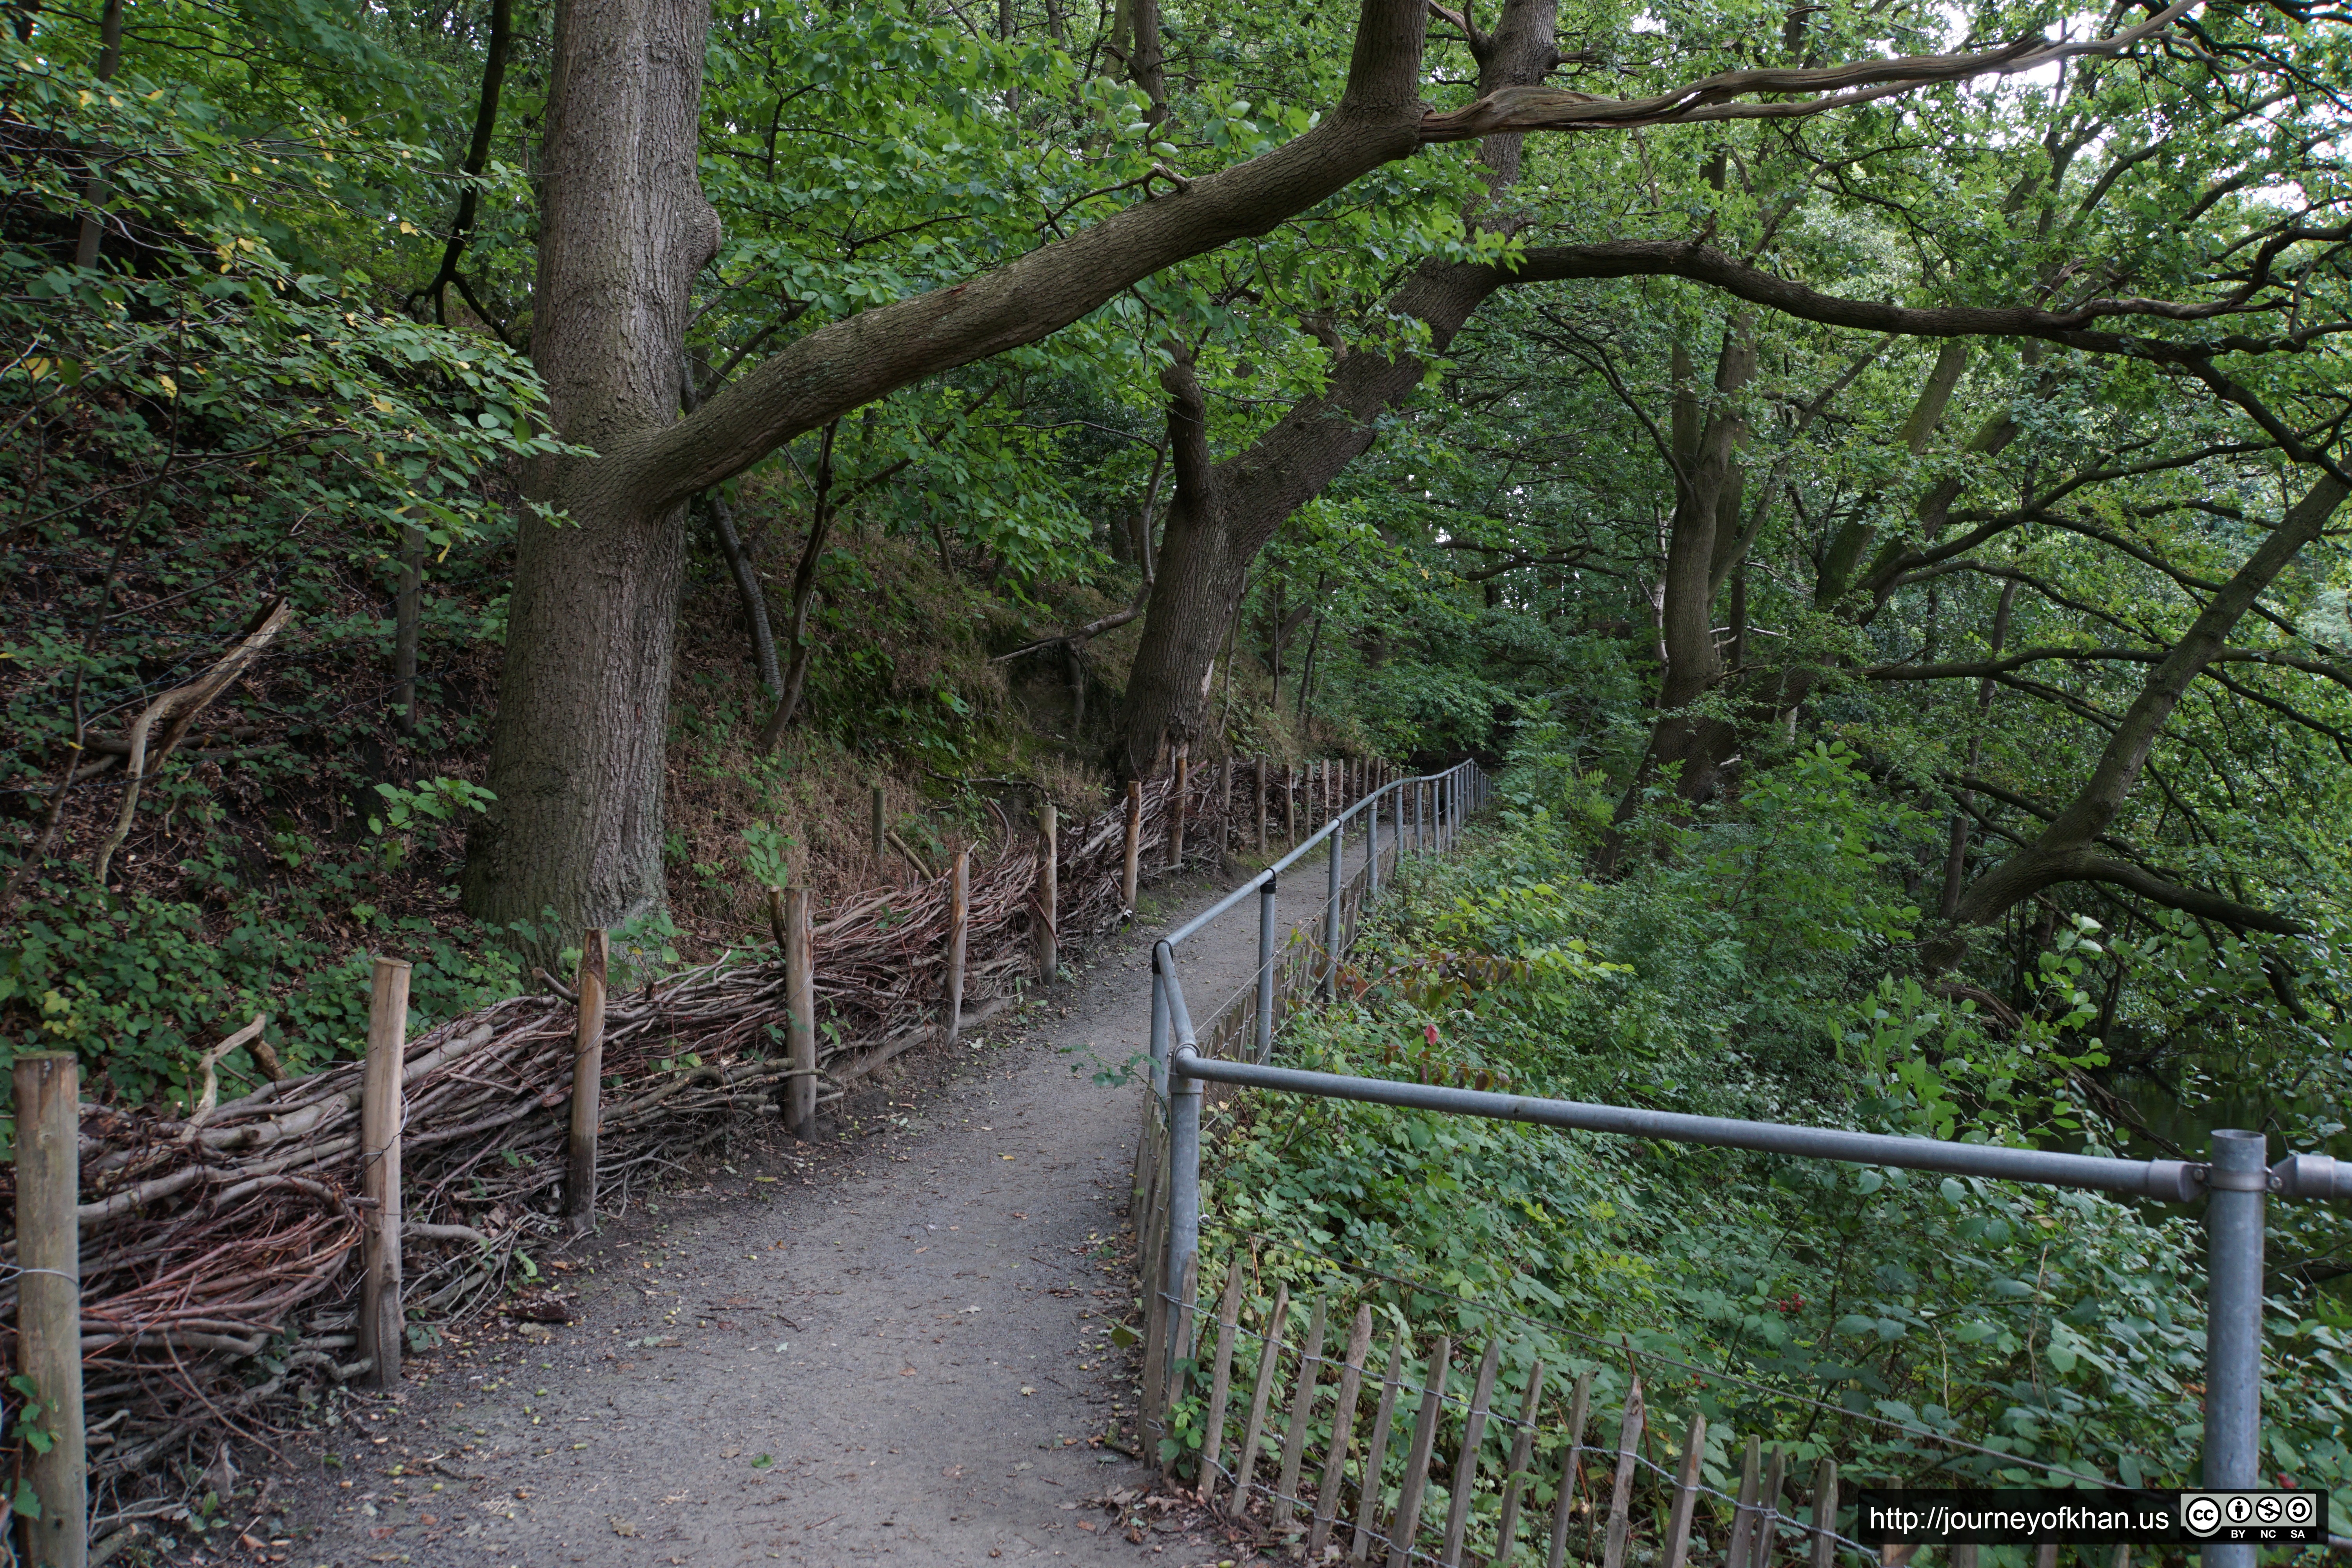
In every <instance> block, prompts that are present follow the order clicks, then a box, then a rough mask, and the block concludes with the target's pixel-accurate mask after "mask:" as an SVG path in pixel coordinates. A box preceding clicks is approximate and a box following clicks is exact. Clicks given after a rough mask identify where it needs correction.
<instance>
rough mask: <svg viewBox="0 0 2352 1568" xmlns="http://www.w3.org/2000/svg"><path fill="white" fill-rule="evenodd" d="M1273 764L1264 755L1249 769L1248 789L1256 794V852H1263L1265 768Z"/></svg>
mask: <svg viewBox="0 0 2352 1568" xmlns="http://www.w3.org/2000/svg"><path fill="white" fill-rule="evenodd" d="M1272 765H1273V764H1272V763H1270V762H1268V761H1267V759H1265V758H1264V757H1260V758H1259V759H1258V760H1257V763H1256V765H1255V767H1253V768H1252V769H1251V770H1250V791H1251V793H1252V794H1254V795H1256V796H1257V852H1258V853H1259V854H1261V855H1263V854H1265V793H1266V792H1265V785H1266V770H1267V769H1268V768H1269V767H1271V766H1272Z"/></svg>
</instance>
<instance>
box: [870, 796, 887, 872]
mask: <svg viewBox="0 0 2352 1568" xmlns="http://www.w3.org/2000/svg"><path fill="white" fill-rule="evenodd" d="M888 832H889V826H888V825H887V824H886V823H885V822H884V821H883V820H882V786H881V785H880V784H876V785H875V786H874V863H875V864H876V865H877V866H879V865H880V864H882V851H883V849H884V848H885V847H887V846H886V845H885V844H884V843H883V837H884V836H885V835H886V834H887V833H888Z"/></svg>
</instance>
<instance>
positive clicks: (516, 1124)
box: [0, 769, 1303, 1516]
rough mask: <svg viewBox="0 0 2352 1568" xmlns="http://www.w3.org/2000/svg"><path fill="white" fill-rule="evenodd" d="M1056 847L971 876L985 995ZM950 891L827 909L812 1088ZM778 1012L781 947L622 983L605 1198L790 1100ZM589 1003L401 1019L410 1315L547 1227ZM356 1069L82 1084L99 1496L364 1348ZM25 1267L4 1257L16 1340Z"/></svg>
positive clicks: (1115, 834)
mask: <svg viewBox="0 0 2352 1568" xmlns="http://www.w3.org/2000/svg"><path fill="white" fill-rule="evenodd" d="M1244 771H1245V770H1244ZM1302 782H1303V781H1302ZM1175 793H1176V792H1175V786H1174V784H1173V783H1172V781H1170V780H1165V779H1163V780H1160V781H1157V782H1155V783H1153V784H1150V785H1148V786H1147V787H1146V789H1145V790H1144V792H1143V827H1142V833H1141V836H1140V837H1141V842H1142V845H1143V863H1144V866H1145V868H1146V870H1147V873H1149V872H1150V871H1155V870H1164V869H1166V868H1167V865H1168V859H1169V855H1168V849H1169V838H1170V834H1169V829H1170V825H1171V820H1172V818H1173V816H1174V812H1173V803H1174V796H1175ZM1218 793H1219V790H1218V783H1217V780H1216V779H1215V777H1214V776H1213V774H1212V773H1211V771H1210V770H1207V769H1203V770H1202V771H1201V773H1200V774H1199V775H1197V776H1196V777H1195V778H1194V780H1193V782H1192V787H1191V789H1190V791H1189V798H1188V800H1187V803H1186V815H1187V816H1188V817H1189V818H1190V820H1191V822H1192V824H1193V826H1192V828H1191V829H1190V830H1189V831H1188V832H1187V834H1186V843H1185V848H1186V851H1187V853H1186V857H1185V858H1186V859H1187V861H1188V862H1192V863H1195V864H1198V863H1204V862H1205V863H1212V864H1213V863H1214V862H1215V861H1216V860H1217V858H1219V856H1220V853H1221V851H1222V850H1223V847H1225V845H1226V844H1227V842H1229V841H1228V839H1227V837H1226V834H1225V832H1224V831H1222V830H1221V824H1222V814H1221V812H1220V810H1219V807H1220V805H1221V802H1220V801H1219V799H1218ZM1234 794H1235V795H1236V796H1241V797H1243V798H1246V797H1245V796H1242V791H1240V790H1239V789H1236V790H1235V791H1234ZM1243 815H1244V814H1243V813H1241V812H1238V811H1237V812H1235V813H1234V823H1233V824H1232V825H1231V826H1233V827H1234V828H1235V829H1236V830H1238V829H1239V827H1240V821H1239V819H1240V817H1241V816H1243ZM1125 821H1126V803H1125V802H1124V801H1121V802H1119V803H1118V805H1116V806H1115V808H1114V809H1113V810H1111V811H1110V812H1108V813H1106V814H1105V815H1103V816H1099V817H1097V818H1095V819H1093V820H1092V821H1090V822H1087V823H1086V824H1084V825H1082V826H1081V825H1078V824H1072V825H1071V826H1069V827H1067V828H1066V829H1065V830H1064V831H1063V832H1062V833H1061V835H1060V836H1059V838H1060V845H1061V848H1060V854H1059V857H1058V858H1059V861H1060V864H1059V867H1058V870H1059V883H1058V886H1059V899H1058V914H1059V919H1058V921H1057V926H1058V932H1057V935H1058V938H1059V941H1060V942H1061V943H1062V945H1063V950H1064V951H1065V952H1069V951H1072V950H1074V949H1076V948H1080V947H1084V946H1087V945H1089V944H1091V943H1093V942H1097V941H1099V940H1100V939H1101V938H1102V937H1104V936H1106V935H1108V933H1109V932H1110V931H1112V930H1113V929H1115V928H1116V927H1117V926H1118V923H1119V921H1120V920H1121V918H1122V917H1123V915H1124V914H1125V913H1126V911H1125V910H1124V908H1123V906H1122V900H1121V873H1122V869H1123V861H1124V858H1125V834H1124V826H1125ZM1238 837H1239V833H1238V831H1236V833H1235V838H1236V840H1237V839H1238ZM1041 853H1042V844H1041V843H1039V842H1036V841H1033V842H1031V843H1030V844H1028V845H1026V846H1024V847H1015V848H1014V849H1013V850H1012V851H1011V852H1010V853H1008V854H1006V855H1005V856H1004V857H1003V858H1000V859H998V860H996V861H995V862H993V863H992V864H991V865H988V866H986V867H983V868H975V870H974V871H973V872H972V874H971V888H970V894H969V896H970V900H971V901H970V910H971V913H970V925H969V928H968V938H967V946H968V956H967V960H966V976H965V991H964V994H965V996H966V998H967V1005H971V1004H972V1003H985V1002H987V1001H989V1000H991V999H1007V998H1012V997H1013V996H1016V995H1017V994H1018V993H1019V992H1020V990H1021V988H1022V987H1023V985H1024V984H1025V983H1027V982H1028V981H1029V980H1030V979H1031V978H1032V977H1033V976H1034V973H1035V964H1036V959H1035V954H1036V952H1037V950H1038V945H1039V944H1038V938H1039V936H1040V935H1041V934H1042V933H1041V931H1040V930H1039V921H1040V919H1041V910H1040V903H1039V899H1038V889H1039V880H1040V879H1039V871H1040V855H1041ZM948 900H949V889H948V879H947V878H945V877H944V876H942V877H940V878H938V879H932V880H929V881H926V882H923V883H919V884H917V885H915V886H912V887H893V888H888V889H880V890H877V891H872V892H867V893H864V894H861V895H858V896H857V897H855V898H853V899H851V900H848V901H847V902H846V903H845V905H843V906H841V907H839V908H837V909H836V910H831V911H828V912H827V913H826V915H825V917H824V918H823V919H821V920H820V921H819V922H818V923H817V925H816V927H815V931H814V969H815V988H816V994H817V1000H818V1007H819V1021H818V1034H819V1040H818V1047H819V1069H820V1074H821V1077H820V1080H819V1081H820V1087H821V1092H820V1098H819V1104H820V1105H821V1106H822V1105H823V1104H825V1103H827V1102H829V1101H835V1100H840V1099H841V1098H842V1097H843V1095H844V1093H845V1087H846V1086H847V1085H849V1084H850V1083H852V1082H854V1081H855V1080H856V1079H857V1078H858V1077H860V1076H861V1075H862V1074H864V1073H866V1072H870V1071H871V1070H872V1069H873V1068H875V1067H876V1066H878V1065H879V1064H880V1063H881V1062H883V1061H887V1060H888V1059H889V1058H891V1057H893V1056H896V1055H897V1054H898V1053H899V1052H900V1051H902V1050H904V1049H907V1048H908V1047H910V1046H913V1045H918V1044H921V1043H923V1042H924V1041H926V1040H928V1039H930V1038H934V1037H936V1036H937V1034H938V1030H939V1015H940V997H941V995H942V993H943V990H944V986H945V978H946V957H945V952H944V948H945V942H946V937H947V931H948ZM785 1018H786V998H785V985H784V971H783V965H782V962H781V959H780V958H779V957H777V956H775V955H774V954H773V953H772V950H768V952H766V953H764V954H763V955H761V956H756V957H741V958H730V959H729V960H722V961H721V962H719V963H714V964H707V965H704V966H701V967H698V968H694V969H688V970H685V971H682V972H680V973H676V974H673V975H671V976H668V977H667V978H666V979H664V980H662V981H659V982H657V983H656V984H651V985H648V986H646V987H645V988H643V989H642V990H639V991H634V992H631V993H629V994H625V995H616V996H614V997H612V998H611V999H610V1001H609V1002H608V1004H607V1009H606V1017H605V1026H604V1027H605V1032H604V1072H605V1088H604V1097H605V1098H604V1119H603V1135H602V1140H601V1143H600V1147H599V1167H598V1169H599V1174H600V1181H599V1191H600V1193H601V1194H603V1198H604V1207H606V1208H607V1209H612V1208H615V1207H618V1206H620V1205H625V1203H626V1202H627V1199H628V1196H629V1194H630V1193H631V1192H632V1190H633V1189H634V1188H635V1186H636V1184H639V1183H642V1182H644V1181H646V1180H647V1179H649V1178H650V1177H651V1176H653V1175H654V1174H655V1173H656V1172H657V1171H659V1170H660V1169H661V1168H663V1167H667V1166H674V1165H676V1164H677V1163H679V1162H681V1161H683V1160H685V1159H687V1158H688V1157H689V1156H691V1155H694V1154H696V1153H697V1152H702V1151H705V1150H707V1149H708V1148H709V1147H710V1146H711V1145H713V1144H715V1143H716V1142H719V1140H720V1139H722V1138H723V1137H725V1136H726V1134H727V1131H728V1130H729V1128H730V1123H733V1122H735V1121H736V1120H737V1119H739V1118H742V1117H745V1116H752V1115H758V1114H760V1113H761V1112H763V1111H770V1110H773V1109H774V1108H775V1106H776V1104H777V1100H778V1091H779V1089H780V1088H781V1086H782V1084H783V1083H784V1081H785V1077H786V1066H785V1062H784V1060H783V1057H784V1048H783V1045H782V1041H783V1038H784V1022H785ZM573 1025H574V1009H573V1005H572V1002H571V1001H570V1000H568V999H566V998H565V997H562V996H560V995H533V996H518V997H513V998H510V999H509V1000H507V1001H504V1002H500V1003H498V1004H497V1005H493V1006H490V1007H488V1008H486V1009H484V1010H482V1011H480V1012H478V1013H475V1014H472V1015H470V1016H466V1017H462V1018H457V1019H453V1020H451V1021H450V1022H448V1023H446V1024H443V1025H441V1026H439V1027H437V1028H435V1029H433V1030H431V1031H430V1032H428V1033H426V1034H425V1035H422V1036H420V1037H417V1038H415V1039H414V1040H411V1041H409V1042H408V1045H407V1048H406V1068H405V1083H406V1098H407V1121H406V1122H405V1124H404V1132H403V1146H402V1150H403V1152H402V1159H403V1165H402V1180H403V1189H404V1190H403V1205H404V1225H403V1243H404V1254H405V1257H404V1265H405V1271H406V1285H405V1304H406V1308H407V1310H408V1312H409V1315H410V1318H411V1321H412V1322H414V1323H416V1324H418V1325H419V1330H418V1331H420V1332H421V1331H423V1325H425V1324H440V1323H447V1322H452V1321H461V1320H463V1319H465V1318H466V1317H467V1316H468V1315H469V1314H472V1313H476V1312H478V1311H480V1310H483V1309H485V1308H486V1307H488V1306H489V1305H491V1304H492V1303H494V1302H495V1301H496V1300H498V1299H499V1297H500V1296H501V1294H502V1293H503V1292H504V1290H505V1288H506V1284H507V1279H508V1275H509V1268H510V1267H512V1265H513V1260H514V1256H515V1253H516V1252H517V1250H518V1249H519V1248H520V1247H524V1246H525V1245H526V1244H527V1243H532V1242H536V1241H539V1240H541V1239H543V1238H545V1239H551V1238H552V1237H554V1235H555V1234H556V1232H557V1230H558V1220H557V1217H556V1210H557V1207H558V1205H559V1204H560V1202H561V1198H562V1194H561V1184H562V1170H563V1164H564V1161H563V1147H564V1136H565V1106H566V1104H567V1102H568V1100H569V1098H570V1094H571V1079H572V1036H573ZM361 1075H362V1064H361V1063H359V1062H357V1061H352V1062H346V1063H343V1064H341V1065H339V1066H336V1067H332V1068H326V1069H324V1070H322V1071H320V1072H316V1073H312V1074H310V1076H308V1077H305V1078H299V1079H286V1080H283V1081H280V1082H276V1083H271V1084H268V1085H267V1086H265V1087H264V1088H262V1089H259V1090H258V1091H257V1092H255V1093H253V1094H250V1095H247V1096H246V1097H245V1098H244V1099H242V1100H232V1101H229V1102H227V1103H226V1104H221V1105H218V1106H216V1107H215V1108H214V1109H212V1110H200V1111H198V1112H197V1113H196V1114H194V1115H193V1116H191V1117H190V1118H189V1119H188V1120H185V1121H174V1120H173V1119H171V1118H170V1117H167V1116H163V1115H159V1114H156V1113H154V1112H152V1111H150V1110H134V1109H123V1108H115V1107H107V1106H99V1105H90V1106H86V1107H85V1108H84V1111H83V1117H82V1132H81V1182H82V1189H81V1190H82V1194H83V1198H84V1202H83V1204H82V1206H81V1210H80V1215H81V1257H82V1303H83V1304H82V1334H83V1341H82V1343H83V1351H84V1381H85V1390H86V1391H85V1395H84V1399H85V1409H86V1415H85V1419H86V1425H87V1429H88V1432H89V1456H90V1471H91V1482H92V1490H91V1497H92V1501H93V1505H94V1508H95V1509H96V1510H97V1512H98V1513H99V1514H100V1515H101V1516H105V1515H107V1514H108V1513H109V1512H110V1510H113V1511H119V1510H121V1509H122V1508H123V1507H124V1506H126V1504H127V1501H128V1500H129V1499H130V1498H131V1495H132V1494H133V1493H148V1494H157V1493H160V1494H163V1495H171V1494H173V1493H175V1492H176V1491H177V1490H178V1489H180V1487H179V1480H180V1479H181V1478H182V1477H184V1476H185V1475H186V1474H188V1473H191V1472H189V1471H188V1470H186V1469H184V1468H178V1467H179V1466H180V1464H181V1462H183V1461H188V1460H192V1459H194V1460H202V1459H204V1458H207V1457H209V1456H208V1453H207V1452H201V1451H199V1449H200V1446H201V1445H204V1444H205V1440H206V1439H207V1438H209V1440H210V1441H211V1442H215V1443H216V1442H217V1441H218V1440H219V1439H220V1437H221V1436H225V1435H233V1434H237V1433H244V1434H247V1435H253V1434H257V1433H258V1432H260V1431H262V1430H265V1429H266V1428H267V1427H268V1425H269V1423H270V1421H271V1418H272V1410H273V1406H275V1407H278V1408H279V1409H282V1408H283V1405H285V1403H286V1402H287V1401H288V1400H289V1398H290V1396H291V1395H292V1394H294V1393H295V1392H296V1391H297V1390H298V1389H300V1388H303V1387H306V1386H307V1387H315V1386H316V1385H317V1384H319V1383H320V1382H322V1381H324V1382H338V1383H339V1382H341V1381H343V1380H345V1379H348V1378H350V1377H352V1376H354V1375H356V1374H357V1373H360V1372H362V1371H363V1370H365V1367H366V1363H364V1362H355V1361H347V1360H346V1359H345V1358H347V1357H350V1356H351V1355H352V1353H353V1352H352V1346H353V1344H354V1342H355V1340H354V1334H353V1331H352V1321H353V1317H354V1312H355V1309H356V1304H357V1298H358V1290H359V1272H360V1268H359V1253H360V1248H359V1241H360V1231H361V1225H360V1216H359V1212H358V1209H357V1206H356V1205H355V1204H354V1202H353V1198H352V1194H355V1193H357V1192H358V1191H359V1189H360V1185H361V1182H360V1176H361V1172H360V1155H359V1141H360V1100H361ZM200 1103H202V1102H201V1101H200ZM14 1185H15V1173H14V1171H13V1169H12V1168H8V1167H0V1188H5V1200H6V1205H7V1213H8V1214H9V1215H12V1216H13V1215H14V1213H15V1203H14V1199H15V1191H14ZM15 1256H16V1241H15V1239H14V1237H13V1235H11V1236H10V1237H8V1239H6V1240H5V1244H0V1257H5V1258H6V1259H8V1260H10V1261H11V1262H13V1259H14V1258H15ZM15 1280H16V1276H15V1274H14V1272H13V1270H11V1271H9V1272H8V1273H7V1274H6V1275H5V1283H0V1319H5V1322H0V1333H5V1336H6V1342H5V1345H0V1350H4V1351H5V1353H6V1354H7V1356H8V1358H9V1359H8V1364H10V1365H14V1364H16V1355H15V1351H16V1347H15V1343H14V1336H15V1333H16V1328H15V1321H16V1283H15ZM17 1458H19V1459H20V1460H21V1458H22V1455H21V1453H20V1454H19V1455H18V1456H17ZM175 1472H176V1473H175Z"/></svg>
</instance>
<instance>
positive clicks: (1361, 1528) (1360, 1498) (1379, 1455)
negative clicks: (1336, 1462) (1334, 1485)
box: [1348, 1334, 1405, 1563]
mask: <svg viewBox="0 0 2352 1568" xmlns="http://www.w3.org/2000/svg"><path fill="white" fill-rule="evenodd" d="M1404 1343H1405V1338H1404V1336H1403V1335H1402V1334H1395V1335H1391V1337H1390V1339H1389V1370H1388V1374H1387V1375H1386V1376H1385V1377H1383V1378H1382V1379H1381V1404H1380V1409H1379V1411H1378V1412H1377V1413H1376V1414H1375V1415H1373V1417H1372V1436H1371V1440H1370V1442H1368V1443H1367V1444H1366V1445H1365V1446H1364V1464H1363V1468H1362V1469H1361V1470H1360V1472H1359V1477H1360V1479H1358V1481H1357V1484H1356V1537H1355V1540H1354V1541H1352V1542H1349V1547H1348V1560H1349V1562H1351V1563H1361V1562H1363V1561H1364V1560H1365V1558H1366V1555H1367V1553H1369V1552H1370V1551H1371V1547H1372V1526H1373V1525H1375V1524H1377V1523H1378V1522H1379V1521H1380V1508H1381V1472H1382V1471H1384V1470H1386V1469H1387V1468H1388V1466H1389V1427H1390V1426H1391V1423H1392V1422H1393V1421H1394V1420H1395V1419H1396V1404H1397V1390H1398V1389H1399V1388H1400V1387H1402V1385H1403V1384H1404Z"/></svg>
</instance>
